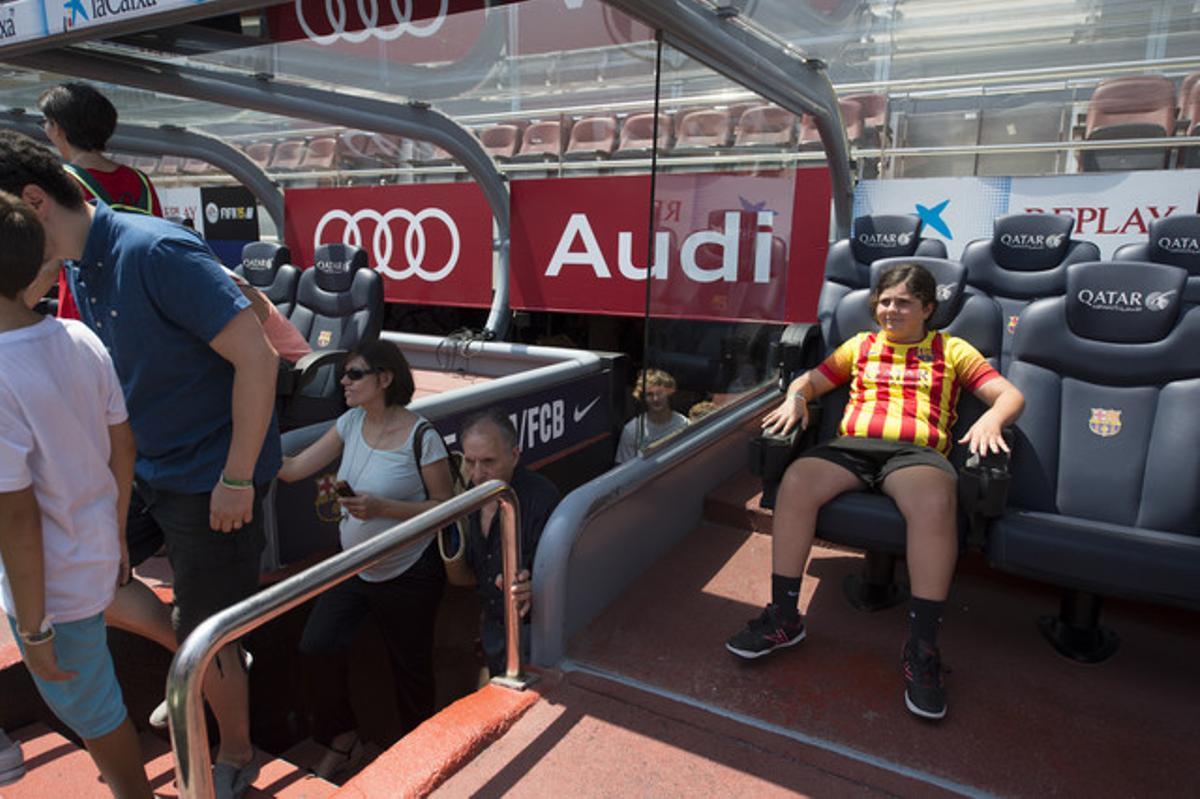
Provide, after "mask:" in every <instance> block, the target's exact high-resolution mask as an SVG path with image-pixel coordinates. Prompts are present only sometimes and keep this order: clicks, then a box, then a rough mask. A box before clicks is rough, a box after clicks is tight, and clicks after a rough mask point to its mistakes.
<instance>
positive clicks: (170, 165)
mask: <svg viewBox="0 0 1200 799" xmlns="http://www.w3.org/2000/svg"><path fill="white" fill-rule="evenodd" d="M182 170H183V159H182V158H180V157H179V156H177V155H164V156H163V157H162V158H161V159H159V162H158V168H157V169H156V170H154V171H155V174H158V175H178V174H179V173H180V172H181V171H182Z"/></svg>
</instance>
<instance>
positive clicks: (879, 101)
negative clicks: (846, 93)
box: [845, 94, 888, 130]
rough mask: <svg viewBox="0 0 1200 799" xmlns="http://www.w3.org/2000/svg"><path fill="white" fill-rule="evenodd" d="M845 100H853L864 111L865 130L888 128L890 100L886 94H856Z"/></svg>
mask: <svg viewBox="0 0 1200 799" xmlns="http://www.w3.org/2000/svg"><path fill="white" fill-rule="evenodd" d="M845 99H846V100H853V101H854V102H856V103H858V105H859V107H860V108H861V109H862V121H863V127H864V128H874V129H876V130H878V129H879V128H883V127H886V126H887V109H888V98H887V95H886V94H855V95H851V96H850V97H846V98H845Z"/></svg>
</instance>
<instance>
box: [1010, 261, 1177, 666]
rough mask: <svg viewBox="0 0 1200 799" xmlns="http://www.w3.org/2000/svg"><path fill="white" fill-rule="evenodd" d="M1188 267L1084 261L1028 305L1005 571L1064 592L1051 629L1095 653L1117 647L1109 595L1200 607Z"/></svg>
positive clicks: (1048, 624) (1077, 651) (1093, 658)
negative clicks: (1105, 601) (1059, 287)
mask: <svg viewBox="0 0 1200 799" xmlns="http://www.w3.org/2000/svg"><path fill="white" fill-rule="evenodd" d="M1186 279H1187V273H1186V272H1185V271H1184V270H1183V269H1180V268H1178V267H1174V266H1168V265H1165V264H1150V263H1125V262H1109V263H1100V262H1092V263H1078V264H1074V265H1072V266H1071V267H1069V268H1068V269H1067V277H1066V289H1067V291H1066V294H1065V296H1062V297H1056V298H1051V299H1045V300H1041V301H1039V302H1036V303H1034V304H1032V305H1030V306H1029V307H1028V308H1026V309H1025V310H1024V311H1023V312H1022V314H1021V324H1020V326H1019V327H1018V329H1017V335H1016V341H1015V343H1014V345H1013V353H1012V364H1011V366H1010V368H1009V373H1008V378H1009V379H1010V380H1011V381H1012V382H1013V383H1014V384H1015V385H1016V386H1017V388H1019V389H1020V390H1021V391H1022V392H1023V393H1024V395H1025V400H1026V407H1025V412H1024V413H1023V414H1022V416H1021V418H1020V419H1019V420H1018V421H1017V423H1016V427H1015V433H1016V435H1015V436H1014V442H1013V453H1012V459H1011V462H1010V474H1011V487H1010V490H1009V495H1008V505H1009V508H1010V510H1008V511H1007V512H1006V513H1005V514H1004V515H1003V516H1001V517H1000V518H999V519H997V520H995V521H994V522H993V523H992V525H991V527H990V530H989V533H988V545H987V556H988V560H989V562H990V563H991V564H992V565H993V566H994V567H996V568H998V569H1001V570H1003V571H1006V572H1011V573H1014V574H1019V575H1023V576H1025V577H1030V578H1033V579H1035V580H1040V581H1044V582H1048V583H1051V584H1053V585H1057V586H1060V587H1062V588H1064V589H1065V590H1066V594H1065V596H1064V599H1063V603H1062V608H1061V611H1060V614H1059V616H1058V617H1057V618H1056V617H1049V616H1047V617H1043V619H1042V620H1041V622H1040V626H1041V628H1042V632H1043V634H1044V635H1046V636H1047V638H1049V639H1050V641H1051V642H1052V643H1053V644H1054V646H1055V648H1056V649H1057V650H1058V651H1059V652H1060V653H1062V654H1064V655H1066V656H1068V657H1071V658H1074V659H1076V660H1079V661H1084V662H1097V661H1099V660H1103V659H1104V658H1105V657H1107V656H1108V655H1110V654H1111V653H1112V651H1113V650H1114V649H1115V648H1116V644H1117V641H1116V637H1115V635H1114V634H1113V633H1112V632H1111V631H1109V630H1106V629H1105V628H1102V627H1101V626H1100V625H1099V623H1098V622H1099V613H1100V596H1127V597H1134V598H1138V599H1143V600H1149V601H1152V602H1162V603H1169V604H1178V605H1184V606H1189V607H1193V608H1196V607H1200V492H1197V491H1196V486H1197V485H1200V425H1197V424H1196V421H1195V416H1196V408H1197V407H1200V347H1197V346H1196V341H1197V337H1200V310H1197V309H1195V308H1190V309H1185V307H1184V304H1183V302H1182V296H1181V295H1182V290H1183V287H1184V281H1185V280H1186Z"/></svg>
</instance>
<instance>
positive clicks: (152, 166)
mask: <svg viewBox="0 0 1200 799" xmlns="http://www.w3.org/2000/svg"><path fill="white" fill-rule="evenodd" d="M133 167H134V169H139V170H141V171H142V172H145V173H146V174H147V175H152V174H154V173H155V172H157V171H158V159H157V158H156V157H154V156H152V155H142V156H138V157H137V158H135V159H133Z"/></svg>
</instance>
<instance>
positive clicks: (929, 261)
mask: <svg viewBox="0 0 1200 799" xmlns="http://www.w3.org/2000/svg"><path fill="white" fill-rule="evenodd" d="M907 263H917V264H920V265H921V266H923V267H925V268H926V269H928V270H929V271H930V273H931V274H932V275H933V278H934V281H935V282H936V283H937V287H938V288H937V295H938V307H937V310H936V311H934V314H933V316H932V317H931V318H930V320H929V322H930V325H929V326H930V327H931V328H933V329H936V330H945V331H946V332H947V333H950V334H951V335H954V336H957V337H959V338H961V339H964V340H966V341H968V342H970V344H971V345H972V346H974V347H975V349H977V350H979V352H980V354H981V355H983V357H985V358H987V359H988V360H989V361H990V362H991V363H992V365H993V366H996V365H998V363H999V360H1000V350H1001V327H1002V326H1001V321H1000V320H1001V310H1000V306H999V304H998V303H996V301H995V300H993V299H991V298H990V297H985V296H983V295H981V294H978V293H976V292H973V291H971V290H970V289H969V288H968V287H967V272H966V269H965V268H964V267H963V265H962V264H960V263H957V262H955V261H949V260H946V259H944V258H923V257H908V258H885V259H883V260H879V261H876V262H875V263H873V264H872V265H871V273H870V285H871V287H874V286H875V284H876V283H878V282H879V277H880V276H881V275H882V274H883V273H884V272H886V271H887V270H888V269H891V268H892V267H894V266H898V265H900V264H907ZM870 293H871V290H870V288H864V289H858V290H856V291H852V292H850V293H849V294H847V295H846V296H845V297H844V298H843V299H842V301H841V302H840V303H838V306H837V308H836V309H835V310H834V313H833V318H832V319H831V322H830V329H831V331H832V337H831V338H830V340H829V351H830V352H832V351H833V350H834V349H836V347H837V346H838V345H839V344H841V343H842V342H843V341H846V340H847V339H849V338H851V337H852V336H854V335H856V334H857V333H860V332H862V331H864V330H878V329H879V325H878V324H876V322H875V319H874V317H873V315H872V313H871V305H870ZM846 398H847V391H846V389H845V387H842V388H840V389H838V390H837V391H834V392H832V393H831V394H830V395H829V400H828V402H826V403H823V405H822V407H823V409H824V412H823V414H822V417H821V433H820V438H821V439H822V440H825V439H828V438H832V437H833V436H834V435H836V434H837V428H838V424H839V423H840V422H841V415H842V409H843V408H844V407H845V404H846ZM982 412H983V407H982V404H981V403H979V401H978V400H976V399H975V398H974V397H971V396H969V395H964V396H963V397H962V398H961V399H960V400H959V408H958V422H957V424H956V426H955V429H956V430H963V431H965V429H966V428H965V426H969V425H970V424H972V423H974V420H975V419H977V418H978V417H979V414H981V413H982Z"/></svg>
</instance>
